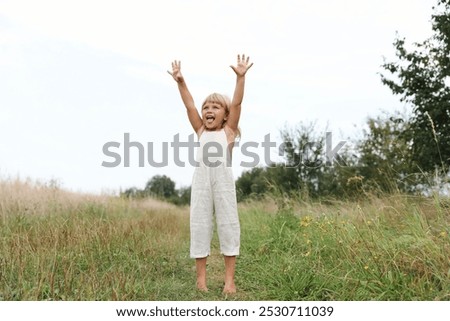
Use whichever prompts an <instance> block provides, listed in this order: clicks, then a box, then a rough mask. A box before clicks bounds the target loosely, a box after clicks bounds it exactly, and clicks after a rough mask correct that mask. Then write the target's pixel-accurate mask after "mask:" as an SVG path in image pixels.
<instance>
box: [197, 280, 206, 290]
mask: <svg viewBox="0 0 450 321" xmlns="http://www.w3.org/2000/svg"><path fill="white" fill-rule="evenodd" d="M197 290H199V291H201V292H208V287H207V286H206V284H205V283H203V282H198V281H197Z"/></svg>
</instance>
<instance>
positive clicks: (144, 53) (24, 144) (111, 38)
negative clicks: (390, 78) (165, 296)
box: [0, 0, 436, 193]
mask: <svg viewBox="0 0 450 321" xmlns="http://www.w3.org/2000/svg"><path fill="white" fill-rule="evenodd" d="M435 3H436V1H433V0H377V1H368V0H365V1H361V0H315V1H312V0H296V1H244V0H240V1H181V0H180V1H175V0H169V1H98V0H89V1H84V0H83V1H80V0H78V1H49V0H40V1H18V0H11V1H8V0H0V112H1V113H0V177H3V178H8V177H16V176H20V177H21V178H22V179H25V178H27V177H29V178H31V179H33V180H41V181H48V180H50V179H56V180H58V181H59V182H60V183H61V185H62V187H64V188H66V189H70V190H73V191H83V192H95V193H99V192H110V191H117V190H118V189H119V188H123V189H125V188H129V187H132V186H136V187H138V188H143V187H144V185H145V183H146V182H147V180H148V179H149V178H151V177H152V176H153V175H156V174H160V175H163V174H165V175H168V176H170V177H171V178H172V179H173V180H174V181H175V182H176V183H177V187H180V186H187V185H190V183H191V176H192V173H193V168H192V167H190V166H189V165H187V167H185V168H180V167H176V166H175V165H174V163H173V161H172V159H171V157H172V154H173V153H171V149H170V148H169V165H170V166H168V167H164V168H154V167H151V166H149V165H147V166H145V167H142V168H141V167H139V166H138V162H137V153H136V154H135V156H133V154H132V155H131V156H132V162H131V166H130V167H128V168H125V167H124V166H123V165H122V166H119V167H116V168H105V167H102V166H101V164H102V162H103V161H108V162H109V161H112V159H111V158H109V157H107V156H105V155H104V154H103V151H102V148H103V145H104V144H105V143H107V142H110V141H115V142H119V143H121V146H123V140H124V133H129V134H130V137H131V140H133V141H138V142H141V143H142V144H144V145H145V144H147V142H154V146H155V149H156V151H155V153H156V154H157V155H156V156H155V159H156V160H158V155H159V157H160V156H161V155H160V154H161V151H162V142H164V141H166V142H170V141H172V140H173V136H174V135H175V134H177V133H179V134H180V138H181V140H186V139H187V137H188V135H189V134H191V133H192V130H191V127H190V124H189V122H188V120H187V117H186V114H185V111H184V107H183V105H182V103H181V99H180V97H179V94H178V91H177V87H176V84H175V82H174V81H173V80H172V79H171V77H170V76H169V75H168V74H167V72H166V70H168V69H169V68H170V63H171V61H172V60H174V59H179V60H181V61H182V71H183V74H184V76H185V78H186V81H187V83H188V86H189V87H190V90H191V93H192V94H193V96H194V99H195V101H196V102H197V104H198V105H199V104H201V102H202V100H203V99H204V97H205V96H206V95H208V94H209V93H211V92H222V93H225V94H228V95H230V96H231V95H232V93H233V89H234V82H235V76H234V73H233V71H232V70H231V68H229V65H230V64H234V63H235V60H236V54H238V53H246V54H248V55H249V56H250V57H251V60H252V61H253V62H254V66H253V67H252V69H250V71H249V73H248V75H247V85H246V93H245V98H244V104H243V111H242V116H241V122H240V126H241V129H242V142H246V141H255V142H262V140H263V139H264V135H266V134H268V133H270V134H271V135H272V137H273V139H278V138H279V137H278V133H279V130H280V129H281V128H282V127H283V126H284V125H285V124H288V125H295V124H297V123H298V122H300V121H304V122H307V121H314V120H317V121H318V126H323V125H324V124H326V123H328V124H329V128H330V130H331V131H332V132H333V139H334V140H336V143H337V140H338V139H346V137H347V136H354V135H357V133H358V131H359V130H360V128H361V127H362V126H363V124H364V122H365V120H366V118H367V117H368V116H376V115H379V114H380V113H381V110H395V109H402V108H403V106H402V104H401V103H400V102H399V101H398V97H394V96H393V95H392V94H391V92H390V91H389V89H388V88H387V87H385V86H383V85H382V84H381V81H380V77H379V75H378V74H377V73H378V72H381V68H380V65H381V64H382V63H383V56H386V57H388V58H391V59H392V58H394V49H393V46H392V42H393V40H394V38H395V36H396V31H398V32H399V34H400V35H401V36H405V37H406V39H407V41H410V42H413V41H421V40H423V39H425V38H426V37H428V36H429V35H430V34H431V24H430V17H431V14H432V6H433V5H434V4H435ZM355 125H356V127H355ZM116 152H118V153H120V154H122V155H123V150H122V151H121V150H117V151H116ZM258 152H260V151H259V150H258ZM241 156H242V155H240V153H239V151H237V152H236V150H235V155H234V161H233V162H234V166H233V169H234V173H235V176H236V177H238V176H239V175H240V173H241V172H242V168H241V167H240V166H239V163H240V161H241V160H245V159H244V158H241ZM182 157H183V154H182ZM159 159H160V158H159ZM184 160H186V161H187V156H186V157H185V158H184ZM122 164H123V163H122Z"/></svg>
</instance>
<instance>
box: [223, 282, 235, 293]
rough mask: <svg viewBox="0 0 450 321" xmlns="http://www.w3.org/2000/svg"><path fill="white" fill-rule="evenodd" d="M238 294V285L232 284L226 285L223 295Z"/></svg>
mask: <svg viewBox="0 0 450 321" xmlns="http://www.w3.org/2000/svg"><path fill="white" fill-rule="evenodd" d="M234 293H236V285H235V284H234V283H232V284H225V286H224V287H223V294H234Z"/></svg>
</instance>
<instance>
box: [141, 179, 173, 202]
mask: <svg viewBox="0 0 450 321" xmlns="http://www.w3.org/2000/svg"><path fill="white" fill-rule="evenodd" d="M144 193H145V194H146V195H154V196H157V197H161V198H170V197H173V196H174V195H176V192H175V182H174V181H172V180H171V179H170V178H169V177H167V176H166V175H162V176H161V175H155V176H153V177H152V178H151V179H150V180H149V181H148V182H147V185H146V186H145V189H144Z"/></svg>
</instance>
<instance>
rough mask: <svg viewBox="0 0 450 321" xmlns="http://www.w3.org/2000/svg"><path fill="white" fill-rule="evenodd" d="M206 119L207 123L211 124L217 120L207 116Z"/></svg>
mask: <svg viewBox="0 0 450 321" xmlns="http://www.w3.org/2000/svg"><path fill="white" fill-rule="evenodd" d="M205 118H206V122H207V123H209V124H210V123H212V122H213V121H214V119H215V117H214V116H212V115H209V116H206V117H205Z"/></svg>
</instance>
